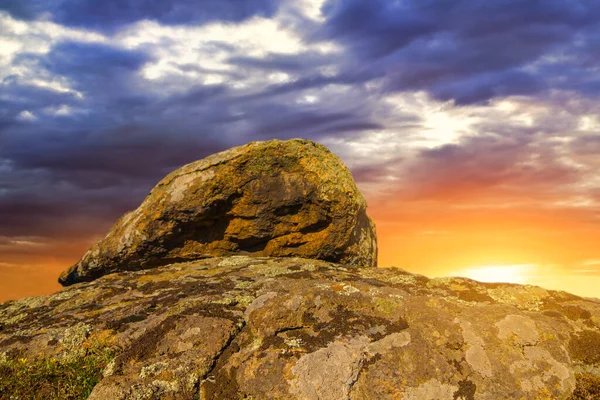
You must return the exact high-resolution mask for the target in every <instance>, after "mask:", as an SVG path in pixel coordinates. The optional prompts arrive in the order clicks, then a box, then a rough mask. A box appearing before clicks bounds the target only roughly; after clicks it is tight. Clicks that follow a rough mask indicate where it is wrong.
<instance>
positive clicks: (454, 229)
mask: <svg viewBox="0 0 600 400" xmlns="http://www.w3.org/2000/svg"><path fill="white" fill-rule="evenodd" d="M598 110H600V7H598V3H597V0H529V1H521V0H197V1H192V0H104V1H101V2H100V1H97V0H2V1H0V301H3V300H6V299H13V298H19V297H25V296H31V295H40V294H46V293H50V292H53V291H55V290H57V289H58V288H59V286H58V284H57V283H56V278H57V276H58V273H59V272H60V271H62V270H63V269H65V268H66V267H68V266H69V265H71V264H73V263H75V262H76V261H77V260H78V259H79V258H80V257H81V256H82V255H83V253H84V252H85V250H86V249H87V248H89V246H90V245H91V244H93V243H94V242H95V241H97V240H99V239H100V238H102V237H103V236H104V234H105V233H106V231H107V230H108V229H109V228H110V227H111V226H112V224H113V223H114V222H115V221H116V219H117V218H118V217H119V216H120V215H121V214H123V213H124V212H126V211H128V210H131V209H134V208H136V207H137V206H138V205H139V204H140V203H141V201H142V200H143V198H144V197H145V196H146V194H147V193H148V192H149V191H150V189H151V188H152V187H153V186H154V185H155V184H156V183H157V182H158V181H159V180H160V179H161V178H162V177H163V176H164V175H166V174H167V173H168V172H170V171H172V170H174V169H176V168H178V167H179V166H181V165H184V164H186V163H188V162H191V161H194V160H197V159H200V158H203V157H205V156H207V155H209V154H212V153H214V152H217V151H221V150H224V149H227V148H229V147H232V146H236V145H241V144H244V143H247V142H250V141H255V140H266V139H270V138H279V139H289V138H295V137H302V138H305V139H311V140H315V141H318V142H320V143H322V144H324V145H326V146H328V147H329V148H330V149H331V150H332V151H333V152H334V153H335V154H337V155H339V156H340V157H341V158H342V160H343V161H344V162H345V163H346V165H347V166H348V167H349V168H350V169H351V171H352V173H353V174H354V177H355V179H356V181H357V184H358V186H359V188H360V189H361V191H362V192H363V194H364V195H365V197H366V198H367V201H368V203H369V209H368V212H369V214H370V215H371V216H372V217H373V218H374V220H375V222H376V224H377V231H378V238H379V265H380V266H382V267H385V266H397V267H401V268H404V269H406V270H408V271H411V272H414V273H419V274H423V275H426V276H430V277H434V276H446V275H461V276H468V277H471V278H474V279H478V280H484V281H509V282H514V283H524V284H535V285H542V286H544V287H547V288H551V289H560V290H566V291H569V292H573V293H576V294H579V295H582V296H595V297H600V113H599V112H598Z"/></svg>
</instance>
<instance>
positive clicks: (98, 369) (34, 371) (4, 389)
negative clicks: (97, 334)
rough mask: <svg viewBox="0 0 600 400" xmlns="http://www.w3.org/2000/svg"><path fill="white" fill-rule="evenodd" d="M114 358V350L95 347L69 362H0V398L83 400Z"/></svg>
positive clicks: (48, 360)
mask: <svg viewBox="0 0 600 400" xmlns="http://www.w3.org/2000/svg"><path fill="white" fill-rule="evenodd" d="M116 354H117V350H116V349H114V348H108V347H95V348H90V349H87V350H86V351H85V352H82V353H81V355H80V356H77V357H73V358H68V359H57V358H38V359H32V360H29V359H26V358H18V357H16V358H6V359H4V360H0V398H2V399H13V398H14V399H22V400H25V399H56V400H58V399H60V400H72V399H86V398H87V397H88V396H89V395H90V393H91V392H92V389H93V388H94V386H96V384H97V383H98V382H99V381H100V379H101V378H102V371H103V370H104V368H105V367H106V365H107V364H108V363H109V362H110V361H111V360H112V359H113V358H114V357H115V356H116Z"/></svg>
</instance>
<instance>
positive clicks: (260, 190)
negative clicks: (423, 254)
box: [59, 139, 377, 285]
mask: <svg viewBox="0 0 600 400" xmlns="http://www.w3.org/2000/svg"><path fill="white" fill-rule="evenodd" d="M240 253H241V254H251V255H258V256H276V257H290V256H297V257H305V258H315V259H321V260H326V261H332V262H341V263H346V264H348V265H353V266H356V267H373V266H376V263H377V245H376V236H375V226H374V224H373V222H372V221H371V220H370V219H369V217H368V216H367V214H366V202H365V200H364V198H363V196H362V195H361V194H360V192H359V191H358V189H357V188H356V185H355V184H354V181H353V179H352V175H351V174H350V172H349V171H348V169H347V168H346V167H345V166H344V165H343V163H342V162H341V160H340V159H339V158H338V157H336V156H335V155H333V154H332V153H330V152H329V150H327V149H326V148H325V147H324V146H322V145H319V144H317V143H314V142H310V141H307V140H301V139H293V140H288V141H279V140H270V141H266V142H254V143H250V144H247V145H245V146H240V147H235V148H232V149H229V150H227V151H224V152H222V153H218V154H214V155H212V156H209V157H207V158H205V159H203V160H200V161H197V162H194V163H191V164H188V165H186V166H184V167H182V168H180V169H178V170H176V171H174V172H173V173H171V174H169V175H168V176H167V177H166V178H164V179H163V180H162V181H161V182H160V183H159V184H158V185H157V186H156V187H155V188H154V189H153V190H152V191H151V192H150V194H149V195H148V197H147V198H146V199H145V200H144V202H143V203H142V204H141V205H140V207H139V208H138V209H136V210H135V211H132V212H130V213H127V214H125V215H124V216H123V217H122V218H121V219H119V221H118V222H117V223H116V224H115V226H114V227H113V228H112V229H111V230H110V232H109V233H108V235H107V236H106V237H105V238H104V239H103V240H101V241H100V242H99V243H97V244H96V245H94V246H93V247H92V248H91V249H90V250H89V251H88V252H87V253H86V254H85V256H84V257H83V258H82V259H81V260H80V261H79V262H78V263H77V264H75V265H74V266H72V267H71V268H69V269H68V270H67V271H65V272H64V273H63V274H62V275H61V277H60V278H59V281H60V282H61V283H62V284H63V285H70V284H73V283H76V282H82V281H91V280H93V279H95V278H97V277H99V276H102V275H105V274H107V273H112V272H116V271H123V270H139V269H147V268H152V267H156V266H160V265H166V264H170V263H173V262H181V261H191V260H197V259H202V258H207V257H213V256H227V255H233V254H240Z"/></svg>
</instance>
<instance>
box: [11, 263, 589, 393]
mask: <svg viewBox="0 0 600 400" xmlns="http://www.w3.org/2000/svg"><path fill="white" fill-rule="evenodd" d="M516 298H521V299H522V300H523V301H516V300H515V299H516ZM0 325H1V327H2V328H1V330H0V353H2V354H3V355H0V363H1V362H2V361H1V360H2V359H5V360H6V359H13V358H15V357H24V358H28V359H31V358H36V357H58V358H61V357H69V356H70V355H71V354H74V352H78V351H79V352H80V351H85V348H86V345H87V343H89V342H90V341H94V340H97V338H99V337H101V338H103V339H104V341H105V342H106V343H114V344H118V346H119V347H120V349H121V350H120V355H118V356H117V357H116V359H115V360H114V361H113V362H111V363H110V364H109V365H108V367H107V368H106V370H105V371H104V378H103V379H102V380H101V381H100V383H99V384H98V385H97V386H96V387H95V389H94V391H93V393H92V395H91V397H90V398H91V399H108V398H110V399H115V400H118V399H193V398H201V399H238V398H254V399H333V400H335V399H405V400H406V399H419V400H422V399H436V400H440V399H448V400H456V399H464V400H473V399H490V400H491V399H567V398H569V396H570V395H571V393H572V392H573V390H574V389H575V388H576V385H577V384H578V382H579V381H578V380H576V377H577V373H579V372H585V374H586V375H585V377H586V379H587V380H586V382H588V381H589V380H592V381H593V380H594V379H596V380H600V356H599V354H600V353H599V350H598V348H599V347H598V346H599V345H600V303H598V302H596V301H592V300H585V299H582V298H579V297H577V296H573V295H569V294H567V293H564V292H554V291H547V290H544V289H541V288H537V287H532V286H519V285H509V284H484V283H478V282H475V281H472V280H469V279H462V278H444V279H428V278H425V277H423V276H419V275H412V274H408V273H406V272H404V271H402V270H398V269H368V268H363V269H357V268H351V267H347V266H344V265H339V264H333V263H328V262H324V261H319V260H308V259H301V258H263V257H247V256H234V257H223V258H211V259H206V260H200V261H194V262H186V263H177V264H173V265H169V266H163V267H158V268H153V269H148V270H143V271H136V272H121V273H118V274H111V275H107V276H104V277H102V278H99V279H97V280H95V281H94V282H91V283H81V284H77V285H73V286H71V287H69V288H65V289H63V291H61V292H59V293H56V294H54V295H51V296H46V297H35V298H29V299H23V300H19V301H12V302H7V303H4V304H2V305H0ZM590 387H591V388H592V389H589V388H590ZM586 390H593V386H589V387H588V389H586ZM592 395H600V393H596V394H593V392H592ZM0 397H1V396H0ZM580 398H584V397H580ZM591 398H594V397H591Z"/></svg>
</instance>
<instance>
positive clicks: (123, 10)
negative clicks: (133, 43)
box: [0, 0, 279, 31]
mask: <svg viewBox="0 0 600 400" xmlns="http://www.w3.org/2000/svg"><path fill="white" fill-rule="evenodd" d="M278 4H279V0H202V1H194V0H103V1H97V0H6V1H3V2H2V4H1V5H0V10H5V11H7V12H9V13H10V14H11V15H13V16H14V17H16V18H20V19H36V18H39V17H41V16H43V15H44V14H45V13H49V14H50V15H51V16H52V19H53V20H54V21H55V22H57V23H60V24H63V25H67V26H73V27H82V28H88V29H94V30H99V31H114V30H115V29H118V28H119V27H121V26H123V25H126V24H130V23H133V22H136V21H139V20H144V19H149V20H155V21H158V22H160V23H162V24H167V25H172V24H199V23H205V22H210V21H234V22H236V21H242V20H245V19H247V18H250V17H253V16H255V15H263V16H271V15H273V13H274V12H275V11H276V10H277V7H278Z"/></svg>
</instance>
